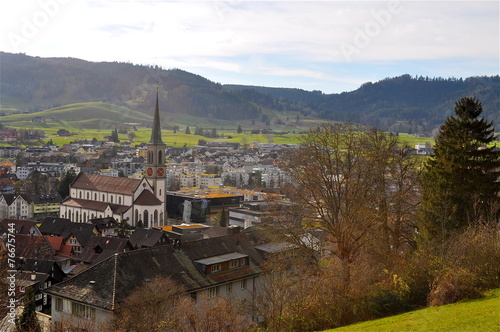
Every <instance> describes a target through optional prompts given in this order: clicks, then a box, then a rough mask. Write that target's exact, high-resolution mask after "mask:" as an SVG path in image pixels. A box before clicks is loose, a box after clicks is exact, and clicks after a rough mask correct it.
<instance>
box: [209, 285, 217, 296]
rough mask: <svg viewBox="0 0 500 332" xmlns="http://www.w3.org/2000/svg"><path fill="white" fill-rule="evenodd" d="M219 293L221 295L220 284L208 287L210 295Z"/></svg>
mask: <svg viewBox="0 0 500 332" xmlns="http://www.w3.org/2000/svg"><path fill="white" fill-rule="evenodd" d="M217 295H219V286H215V287H211V288H209V289H208V297H216V296H217Z"/></svg>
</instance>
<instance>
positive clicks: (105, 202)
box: [59, 87, 167, 228]
mask: <svg viewBox="0 0 500 332" xmlns="http://www.w3.org/2000/svg"><path fill="white" fill-rule="evenodd" d="M147 148H148V152H147V161H146V166H145V170H146V171H145V175H144V178H143V179H141V180H138V179H130V178H123V177H113V176H105V175H94V174H85V173H82V172H80V173H79V174H78V176H77V177H76V178H75V180H74V181H73V183H72V184H71V185H70V195H69V197H67V198H66V199H65V200H64V201H63V202H62V203H61V208H60V211H59V217H61V218H67V219H70V220H71V221H73V222H82V223H88V222H90V221H89V220H90V219H94V218H104V217H113V218H115V219H116V220H117V221H121V220H127V222H128V223H129V224H130V225H131V226H136V225H137V224H138V223H139V222H142V224H143V225H144V227H145V228H151V227H158V226H165V225H166V220H167V216H166V192H165V189H166V172H165V149H166V145H165V143H163V141H162V138H161V127H160V109H159V103H158V87H156V106H155V111H154V120H153V129H152V132H151V140H150V141H149V143H148V144H147Z"/></svg>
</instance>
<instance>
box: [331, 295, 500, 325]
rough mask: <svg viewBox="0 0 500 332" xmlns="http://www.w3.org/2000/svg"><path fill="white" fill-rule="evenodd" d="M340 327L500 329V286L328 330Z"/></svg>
mask: <svg viewBox="0 0 500 332" xmlns="http://www.w3.org/2000/svg"><path fill="white" fill-rule="evenodd" d="M340 331H366V332H368V331H370V332H371V331H422V332H424V331H429V332H430V331H442V332H444V331H456V332H458V331H461V332H466V331H481V332H489V331H491V332H494V331H500V288H498V289H494V290H491V291H489V292H487V293H485V297H484V298H481V299H477V300H473V301H465V302H459V303H454V304H449V305H444V306H439V307H430V308H425V309H422V310H417V311H412V312H407V313H404V314H401V315H397V316H391V317H386V318H382V319H377V320H373V321H367V322H363V323H359V324H354V325H349V326H344V327H341V328H337V329H333V330H328V332H340Z"/></svg>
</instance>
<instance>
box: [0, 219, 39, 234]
mask: <svg viewBox="0 0 500 332" xmlns="http://www.w3.org/2000/svg"><path fill="white" fill-rule="evenodd" d="M0 224H1V225H2V228H3V229H6V230H8V229H9V228H11V227H9V224H14V229H15V233H16V234H25V235H28V234H29V231H30V229H31V228H33V227H34V228H37V227H36V224H35V223H34V222H33V221H31V220H24V219H4V220H2V221H1V222H0Z"/></svg>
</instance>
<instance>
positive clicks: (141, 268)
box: [46, 234, 263, 310]
mask: <svg viewBox="0 0 500 332" xmlns="http://www.w3.org/2000/svg"><path fill="white" fill-rule="evenodd" d="M235 252H238V253H241V254H243V255H245V256H248V257H249V258H250V259H249V265H247V266H244V267H239V268H235V269H231V270H230V271H227V272H224V271H222V272H218V273H216V274H213V275H211V274H204V273H203V272H202V271H201V269H199V268H198V266H197V264H196V263H195V261H196V260H202V259H204V258H207V257H213V256H218V255H224V254H229V253H235ZM262 261H263V258H262V256H261V255H260V254H259V253H258V252H257V251H256V250H255V249H253V248H252V246H251V245H250V243H249V242H248V240H247V239H246V236H245V235H244V234H233V235H228V236H224V237H220V238H217V239H204V240H199V241H193V242H189V243H186V244H182V245H181V247H180V248H178V249H174V248H173V246H170V245H165V246H157V247H152V248H146V249H139V250H133V251H129V252H125V253H117V254H114V255H112V256H111V257H108V258H107V259H105V260H103V261H102V262H100V263H97V264H96V265H94V266H93V267H91V268H89V269H87V270H85V271H83V272H82V273H80V274H78V275H76V276H75V277H73V278H71V279H68V280H66V281H63V282H61V283H59V284H56V285H54V286H52V287H50V288H49V289H47V290H46V293H48V294H50V295H53V296H59V297H63V298H67V299H71V300H73V301H78V302H81V303H85V304H89V305H93V306H96V307H99V308H102V309H105V310H114V309H115V308H116V306H117V305H118V304H120V303H121V302H122V301H124V300H125V299H126V297H127V296H128V295H130V293H131V292H132V291H133V290H134V289H136V288H137V287H139V286H141V284H142V283H143V282H147V281H150V280H152V279H153V278H154V277H157V276H164V277H170V278H171V279H172V280H173V281H174V282H176V283H177V284H179V285H180V286H182V287H184V289H185V290H186V292H193V291H197V290H200V289H204V288H207V287H210V286H213V285H217V284H223V283H227V282H229V281H231V280H237V279H241V278H248V277H252V276H255V275H258V274H259V273H261V269H260V264H261V263H262Z"/></svg>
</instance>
